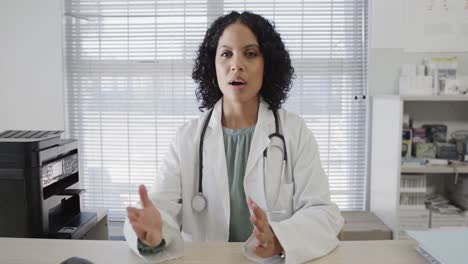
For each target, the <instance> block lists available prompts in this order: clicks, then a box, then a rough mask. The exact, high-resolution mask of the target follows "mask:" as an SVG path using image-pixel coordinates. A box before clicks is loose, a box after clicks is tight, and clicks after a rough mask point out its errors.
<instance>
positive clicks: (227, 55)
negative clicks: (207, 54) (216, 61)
mask: <svg viewBox="0 0 468 264" xmlns="http://www.w3.org/2000/svg"><path fill="white" fill-rule="evenodd" d="M230 55H231V52H229V51H224V52H222V53H221V57H229V56H230Z"/></svg>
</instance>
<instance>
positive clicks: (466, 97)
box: [401, 95, 468, 102]
mask: <svg viewBox="0 0 468 264" xmlns="http://www.w3.org/2000/svg"><path fill="white" fill-rule="evenodd" d="M401 99H402V100H403V101H436V102H444V101H450V102H453V101H459V102H468V95H402V96H401Z"/></svg>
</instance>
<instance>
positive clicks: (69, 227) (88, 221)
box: [49, 212, 97, 239]
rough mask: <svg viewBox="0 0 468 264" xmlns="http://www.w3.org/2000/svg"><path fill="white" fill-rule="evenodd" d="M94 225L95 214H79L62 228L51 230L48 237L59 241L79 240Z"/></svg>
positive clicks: (95, 220) (95, 221)
mask: <svg viewBox="0 0 468 264" xmlns="http://www.w3.org/2000/svg"><path fill="white" fill-rule="evenodd" d="M96 224H97V214H96V213H90V212H81V213H79V214H78V215H76V216H75V217H74V218H72V219H71V220H70V221H69V222H68V223H66V224H65V225H64V226H62V227H55V228H52V229H51V233H50V234H49V237H50V238H59V239H80V238H82V237H83V236H84V235H85V234H86V233H87V232H88V231H89V230H90V229H91V228H93V227H94V226H95V225H96ZM57 229H58V230H57Z"/></svg>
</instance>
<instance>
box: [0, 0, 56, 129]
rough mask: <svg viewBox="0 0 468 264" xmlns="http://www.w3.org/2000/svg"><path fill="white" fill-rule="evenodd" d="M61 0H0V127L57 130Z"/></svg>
mask: <svg viewBox="0 0 468 264" xmlns="http://www.w3.org/2000/svg"><path fill="white" fill-rule="evenodd" d="M62 61H63V60H62V1H61V0H40V1H38V0H1V1H0V131H3V130H4V129H31V130H36V129H39V130H63V129H64V107H63V62H62Z"/></svg>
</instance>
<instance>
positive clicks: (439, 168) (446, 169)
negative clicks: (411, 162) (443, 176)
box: [401, 165, 468, 174]
mask: <svg viewBox="0 0 468 264" xmlns="http://www.w3.org/2000/svg"><path fill="white" fill-rule="evenodd" d="M455 172H458V173H468V165H457V166H451V165H447V166H443V165H426V166H421V167H405V166H401V173H424V174H437V173H455Z"/></svg>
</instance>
